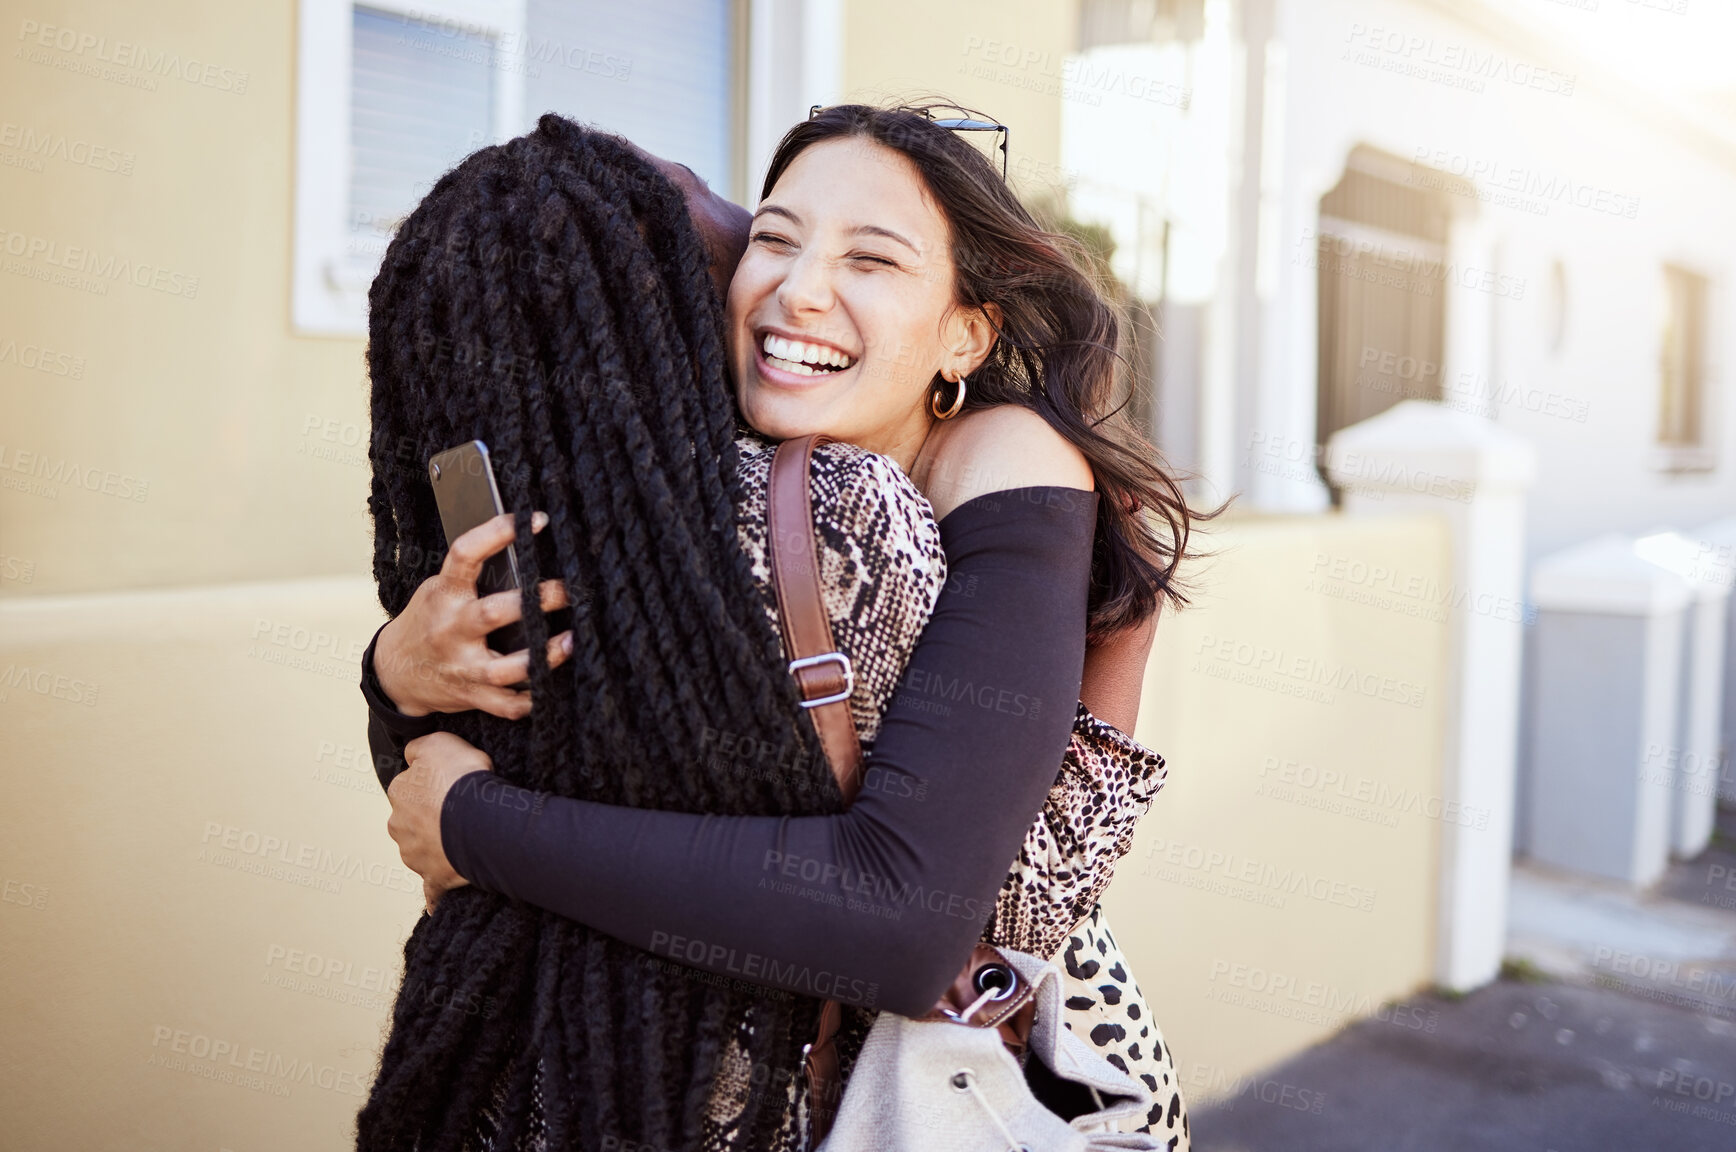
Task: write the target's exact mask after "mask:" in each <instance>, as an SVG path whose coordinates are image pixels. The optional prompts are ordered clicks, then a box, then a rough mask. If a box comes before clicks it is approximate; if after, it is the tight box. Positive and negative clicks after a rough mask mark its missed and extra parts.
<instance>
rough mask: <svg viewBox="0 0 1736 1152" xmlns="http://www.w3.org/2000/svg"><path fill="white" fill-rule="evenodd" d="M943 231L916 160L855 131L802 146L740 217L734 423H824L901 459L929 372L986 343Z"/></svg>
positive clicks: (980, 352) (925, 419)
mask: <svg viewBox="0 0 1736 1152" xmlns="http://www.w3.org/2000/svg"><path fill="white" fill-rule="evenodd" d="M953 274H954V268H953V261H952V253H951V244H950V231H949V229H948V227H947V222H946V218H945V217H944V216H943V215H942V214H941V212H940V209H939V208H938V207H937V206H936V204H935V203H934V201H933V200H932V198H931V197H930V196H929V195H928V192H927V189H926V187H925V186H924V184H923V181H922V177H921V175H920V173H919V172H918V171H917V168H916V166H915V165H914V164H912V163H911V162H910V161H909V160H908V159H906V158H905V157H904V156H903V155H902V154H900V153H899V152H897V151H895V150H893V149H891V148H887V147H885V146H884V145H881V144H877V143H875V142H873V141H871V140H868V139H866V138H864V137H844V138H836V139H830V140H824V141H821V142H820V143H817V144H814V145H812V146H811V147H809V148H807V149H806V150H805V151H803V152H802V153H801V154H800V155H798V156H797V157H796V158H795V160H793V161H792V162H791V163H790V165H789V167H788V168H786V169H785V170H784V172H783V174H782V175H781V176H780V177H779V178H778V182H777V185H776V186H775V187H773V188H772V190H771V194H770V195H769V196H767V197H766V199H765V201H764V202H763V203H762V204H761V205H760V208H759V211H758V212H757V213H755V214H754V220H753V227H752V230H751V232H750V234H749V238H748V246H747V251H746V253H745V254H744V255H743V256H742V259H741V263H740V265H738V266H737V268H736V273H735V279H734V280H733V281H731V282H730V287H729V336H730V359H731V363H732V365H733V366H734V368H735V372H736V394H737V397H738V399H739V401H740V404H741V410H742V415H743V416H744V417H745V418H746V419H747V421H748V423H749V424H751V425H752V426H753V427H755V428H757V429H758V430H760V431H761V432H763V433H765V434H766V435H768V436H772V437H774V438H776V439H789V438H791V437H794V436H802V435H806V434H808V433H811V432H824V433H826V434H827V435H830V436H833V437H835V438H836V439H839V440H843V441H846V442H848V443H852V444H860V445H861V446H862V447H864V448H868V449H871V450H872V451H876V452H882V453H885V454H887V455H889V456H891V457H893V458H894V459H895V460H898V461H899V462H900V463H901V464H903V465H904V466H905V467H906V468H909V466H910V463H911V461H912V460H913V459H914V457H915V455H916V451H917V449H918V448H920V447H921V445H922V441H923V438H924V437H925V436H926V435H927V433H928V429H929V427H930V424H931V422H932V420H933V417H932V416H931V415H930V413H929V408H928V403H929V397H930V394H931V389H932V386H933V383H934V380H935V378H936V376H937V375H944V376H946V377H947V378H948V379H957V378H958V377H959V376H963V375H965V374H967V373H969V372H971V371H973V370H974V369H975V368H976V367H977V365H979V364H980V363H982V360H983V358H984V357H986V356H987V354H988V351H989V349H990V347H992V345H993V341H994V336H993V331H992V328H990V326H989V324H988V322H987V319H986V318H985V317H984V316H983V314H982V313H981V312H980V311H978V310H975V309H969V308H962V307H958V306H956V305H955V302H954V298H953Z"/></svg>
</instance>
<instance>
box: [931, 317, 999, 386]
mask: <svg viewBox="0 0 1736 1152" xmlns="http://www.w3.org/2000/svg"><path fill="white" fill-rule="evenodd" d="M1000 327H1001V308H1000V305H998V304H984V305H983V306H982V307H980V308H962V307H961V308H954V309H953V310H952V312H951V314H950V315H949V316H948V317H947V320H946V331H945V332H944V333H942V338H943V339H944V341H945V343H946V347H947V351H948V352H949V353H951V355H950V356H949V357H948V359H947V362H946V365H945V367H944V371H945V372H946V373H947V374H948V376H949V378H950V379H957V378H958V377H960V376H969V375H970V374H971V373H972V372H975V371H976V370H977V369H978V368H981V367H982V365H983V361H984V360H987V359H988V358H989V353H990V352H992V351H994V348H995V341H996V340H998V339H999V338H1000V336H999V333H1000Z"/></svg>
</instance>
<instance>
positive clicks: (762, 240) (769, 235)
mask: <svg viewBox="0 0 1736 1152" xmlns="http://www.w3.org/2000/svg"><path fill="white" fill-rule="evenodd" d="M748 239H749V240H751V241H753V242H754V243H755V244H770V245H774V246H776V245H780V244H781V245H784V246H785V247H791V246H793V242H792V241H791V240H790V239H789V238H788V237H787V236H779V235H778V234H777V233H776V232H755V233H754V234H753V235H752V236H750V237H748Z"/></svg>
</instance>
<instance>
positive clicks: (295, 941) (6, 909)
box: [0, 577, 422, 1152]
mask: <svg viewBox="0 0 1736 1152" xmlns="http://www.w3.org/2000/svg"><path fill="white" fill-rule="evenodd" d="M372 584H373V582H372V581H371V580H369V579H366V578H360V577H348V578H336V579H324V580H306V581H296V582H289V583H281V584H269V585H267V584H243V585H230V586H227V587H221V588H201V589H192V590H178V591H168V592H131V593H126V594H114V595H89V596H67V597H32V598H29V599H14V600H12V601H8V602H6V603H4V604H0V670H3V671H0V718H3V722H4V728H5V741H4V744H5V753H6V756H5V764H6V769H7V771H6V803H5V804H4V805H0V896H3V899H0V1022H3V1025H0V1026H3V1028H4V1032H5V1035H6V1039H7V1042H6V1044H5V1045H4V1047H3V1049H0V1116H4V1117H5V1126H6V1136H5V1138H4V1140H3V1141H0V1142H3V1143H4V1144H5V1146H6V1147H7V1148H9V1149H16V1150H18V1152H59V1150H62V1149H69V1148H92V1149H95V1148H127V1149H140V1150H144V1149H161V1150H163V1152H195V1150H204V1152H218V1150H219V1149H233V1150H234V1152H273V1150H276V1152H310V1150H313V1149H340V1148H346V1147H351V1146H352V1143H353V1139H354V1136H353V1133H354V1118H355V1113H356V1110H357V1109H358V1108H359V1107H360V1106H361V1103H362V1101H363V1099H364V1098H365V1093H366V1091H367V1087H368V1085H369V1084H370V1083H371V1082H372V1078H373V1069H374V1064H375V1060H376V1056H377V1053H378V1051H379V1049H380V1045H381V1042H382V1040H383V1032H382V1029H383V1026H384V1024H385V1022H386V1020H387V1018H388V1010H389V1007H390V1005H391V1002H392V996H393V992H394V987H395V985H396V982H397V974H398V970H399V967H400V964H401V953H400V951H399V950H400V948H401V946H402V941H403V939H404V937H405V936H406V935H407V934H408V931H409V929H410V926H411V925H412V924H413V923H414V922H415V920H416V918H417V916H418V915H419V913H420V911H421V906H422V897H421V890H420V888H421V886H420V883H419V882H418V881H417V879H416V877H415V876H413V875H412V874H410V873H408V872H406V871H405V870H404V868H403V867H402V865H401V864H400V863H399V860H398V854H397V851H396V848H395V847H394V845H393V844H392V843H391V841H390V840H389V839H387V837H386V835H385V818H386V811H387V806H386V800H385V797H384V796H383V795H382V794H381V792H380V788H379V784H378V783H377V782H376V781H375V779H374V775H373V770H372V765H371V763H370V761H369V759H368V754H367V749H366V741H365V733H364V723H363V717H362V714H361V712H360V709H359V708H358V705H357V699H356V690H355V681H356V678H357V665H358V660H359V658H360V654H361V650H362V647H363V645H365V644H366V643H367V639H368V636H369V634H370V633H371V632H372V631H373V629H374V628H375V627H377V625H378V622H379V619H380V612H379V609H378V608H377V607H376V606H375V605H374V604H373V588H372ZM219 1046H227V1047H219Z"/></svg>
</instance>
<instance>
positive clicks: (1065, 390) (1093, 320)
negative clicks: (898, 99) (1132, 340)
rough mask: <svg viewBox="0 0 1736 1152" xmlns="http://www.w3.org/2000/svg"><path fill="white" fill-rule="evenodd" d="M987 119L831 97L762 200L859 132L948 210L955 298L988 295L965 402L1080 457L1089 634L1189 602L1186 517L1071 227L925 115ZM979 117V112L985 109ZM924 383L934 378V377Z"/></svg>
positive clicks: (1096, 636) (788, 147)
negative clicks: (1010, 416)
mask: <svg viewBox="0 0 1736 1152" xmlns="http://www.w3.org/2000/svg"><path fill="white" fill-rule="evenodd" d="M935 112H942V113H944V115H945V116H956V115H958V114H959V113H960V112H963V113H964V114H965V115H967V116H973V117H977V118H984V117H982V116H981V114H980V113H973V112H970V111H969V110H967V109H960V108H956V107H955V106H952V105H942V104H938V103H935V104H922V105H907V106H904V107H899V108H877V107H873V106H871V105H867V104H839V105H836V106H834V107H831V108H826V109H823V110H822V111H820V112H819V113H818V114H816V115H815V116H813V117H812V118H811V119H809V120H805V121H803V122H802V123H800V124H797V125H796V126H795V127H794V128H791V129H790V130H789V132H787V133H785V135H784V138H783V140H782V141H780V142H779V144H778V147H777V151H776V152H775V153H773V155H772V161H771V167H770V168H768V169H767V171H766V178H765V184H764V186H763V188H762V190H761V192H760V197H761V199H764V198H765V197H768V196H770V195H771V193H772V189H773V188H774V187H775V186H776V185H777V182H778V177H780V176H782V175H783V173H784V170H785V169H786V168H788V167H789V166H790V164H791V163H792V162H794V160H795V158H796V157H797V156H800V155H801V154H802V152H803V151H804V150H806V149H808V148H811V147H812V146H814V145H815V144H818V143H820V142H822V141H825V140H836V139H841V138H847V137H866V138H867V139H869V140H872V141H874V142H875V143H877V144H882V145H884V146H886V147H888V148H891V149H894V150H895V151H897V152H899V153H901V154H902V155H903V156H905V157H906V158H907V159H908V160H910V162H911V163H912V164H914V165H915V166H916V169H917V171H918V172H919V173H920V174H921V176H922V180H923V182H924V184H926V185H927V189H928V192H929V194H930V195H931V196H933V197H934V200H935V203H936V204H938V205H939V206H940V211H941V214H942V215H943V216H945V218H946V221H947V225H948V227H949V229H950V231H951V237H952V259H953V264H954V266H955V270H956V276H955V280H954V284H953V297H954V300H955V301H956V302H957V303H958V304H960V305H963V306H966V307H981V306H983V305H984V304H994V305H996V306H997V307H998V308H999V309H1000V312H1001V322H1000V324H999V325H998V326H997V328H996V332H997V334H998V336H999V338H998V339H997V340H996V341H995V346H994V349H993V350H992V351H991V352H990V353H989V357H988V359H987V360H986V361H985V362H984V363H983V365H982V367H980V368H978V369H977V370H976V371H975V372H973V373H971V375H970V378H969V380H968V382H967V383H968V387H967V389H966V400H965V404H964V410H965V411H969V410H970V409H973V408H984V407H988V406H990V405H994V404H1019V405H1022V406H1024V407H1027V408H1031V409H1033V410H1035V411H1036V412H1037V413H1038V414H1039V415H1041V416H1042V417H1043V419H1044V420H1046V421H1047V422H1048V423H1049V425H1050V426H1051V427H1052V428H1054V429H1055V430H1056V431H1057V432H1059V433H1060V434H1061V435H1062V436H1064V437H1065V438H1066V439H1067V440H1068V441H1069V442H1070V443H1071V444H1073V446H1074V447H1076V448H1078V449H1079V451H1080V452H1081V453H1082V454H1083V455H1084V456H1085V459H1086V460H1087V461H1088V462H1089V463H1090V465H1091V470H1092V472H1093V473H1094V474H1095V476H1096V481H1097V490H1098V492H1099V493H1101V494H1102V499H1100V500H1099V501H1098V503H1097V529H1096V535H1095V540H1094V544H1093V552H1092V558H1091V598H1090V617H1089V625H1088V632H1089V636H1090V639H1091V640H1093V641H1100V640H1104V639H1106V638H1107V637H1109V636H1110V635H1112V634H1114V633H1116V632H1118V631H1120V630H1122V629H1123V628H1126V627H1128V626H1129V625H1132V624H1136V623H1138V622H1140V621H1143V620H1145V619H1146V618H1148V617H1149V616H1151V615H1152V613H1154V612H1156V611H1157V610H1158V608H1159V607H1160V605H1161V603H1162V602H1163V601H1164V600H1166V599H1167V600H1168V601H1170V602H1171V603H1172V604H1174V605H1175V606H1177V607H1180V606H1181V605H1183V604H1185V603H1186V602H1187V596H1186V593H1185V591H1184V589H1183V587H1182V585H1181V583H1180V582H1179V581H1178V579H1177V572H1176V570H1177V567H1178V566H1179V565H1180V563H1181V561H1182V560H1183V559H1185V558H1186V557H1187V556H1188V555H1189V552H1188V536H1189V533H1190V531H1191V529H1192V524H1193V522H1194V521H1196V520H1202V519H1210V518H1211V517H1212V516H1215V515H1216V514H1217V512H1216V511H1213V510H1205V511H1202V510H1199V509H1190V508H1189V507H1188V505H1187V501H1186V498H1185V497H1184V496H1183V494H1182V491H1181V488H1180V487H1179V485H1178V484H1177V483H1176V481H1175V479H1174V477H1173V476H1172V474H1171V473H1170V472H1169V470H1168V469H1166V468H1165V466H1164V464H1163V463H1162V458H1161V457H1160V455H1159V453H1158V451H1157V449H1156V448H1155V447H1154V446H1153V445H1152V444H1150V443H1149V442H1148V441H1147V440H1146V438H1145V437H1144V436H1142V435H1141V434H1140V433H1139V432H1138V431H1137V430H1136V429H1134V428H1133V427H1132V426H1131V425H1129V424H1128V423H1127V421H1125V420H1123V419H1121V418H1119V416H1118V415H1117V412H1118V410H1119V409H1120V408H1121V407H1122V405H1118V404H1117V403H1116V395H1115V393H1116V390H1117V365H1118V363H1119V362H1120V349H1119V347H1118V343H1119V341H1120V339H1121V332H1122V329H1123V327H1124V325H1123V323H1122V318H1121V315H1120V313H1119V311H1118V309H1117V307H1116V306H1115V305H1114V304H1113V303H1111V302H1110V299H1109V297H1108V296H1107V294H1106V293H1105V292H1103V291H1102V290H1101V289H1100V287H1099V285H1098V280H1097V278H1096V277H1095V276H1094V275H1093V274H1092V271H1091V265H1090V259H1089V256H1088V255H1087V254H1086V253H1085V251H1084V250H1083V248H1082V247H1081V246H1080V244H1079V243H1078V242H1077V241H1076V240H1074V239H1073V238H1072V237H1070V236H1066V235H1064V234H1061V233H1057V232H1051V231H1047V230H1045V229H1044V228H1043V227H1042V226H1041V225H1039V224H1038V223H1037V221H1036V220H1035V219H1034V218H1033V217H1032V215H1031V213H1030V212H1029V211H1028V210H1027V209H1026V208H1025V206H1024V205H1023V204H1021V203H1020V202H1019V198H1018V197H1017V196H1016V195H1014V193H1013V190H1012V189H1011V188H1010V187H1009V186H1008V185H1007V182H1006V181H1005V180H1003V179H1002V178H1001V174H1000V172H999V171H998V170H997V169H996V168H995V167H994V166H993V165H991V164H990V162H989V160H988V159H987V157H986V156H985V155H984V154H983V152H982V151H980V150H979V149H977V148H976V147H974V146H973V145H971V144H969V143H966V142H965V140H964V139H963V137H962V136H961V135H960V134H959V133H957V132H954V131H951V130H950V129H947V128H945V127H942V126H941V125H939V124H936V123H935V122H934V119H932V118H931V114H932V113H935ZM984 119H986V118H984ZM933 387H935V388H940V387H942V384H941V380H940V377H938V376H936V377H935V380H934V382H933Z"/></svg>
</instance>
